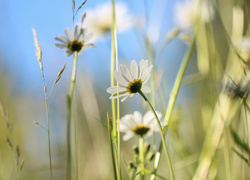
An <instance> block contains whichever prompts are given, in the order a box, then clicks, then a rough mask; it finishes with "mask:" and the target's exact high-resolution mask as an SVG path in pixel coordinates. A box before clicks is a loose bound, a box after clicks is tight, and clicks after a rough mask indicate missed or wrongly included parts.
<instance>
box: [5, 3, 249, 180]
mask: <svg viewBox="0 0 250 180" xmlns="http://www.w3.org/2000/svg"><path fill="white" fill-rule="evenodd" d="M81 4H82V1H77V0H76V9H77V8H78V7H79V6H80V5H81ZM116 6H117V7H116V11H117V33H118V34H117V40H118V56H119V63H120V64H121V63H122V64H126V65H128V64H130V61H131V60H133V59H135V60H136V61H137V63H139V62H140V60H141V59H149V58H150V56H151V55H150V52H149V47H148V44H147V42H148V41H149V42H150V44H151V46H152V57H153V61H154V73H155V74H154V77H155V104H156V110H158V111H160V112H161V113H162V114H163V117H164V116H165V112H166V108H167V105H168V100H169V96H170V93H171V90H172V87H173V84H174V81H175V77H176V75H177V72H178V69H179V67H180V64H181V62H182V59H183V58H184V57H185V53H186V51H187V50H188V48H189V46H190V42H191V41H190V40H192V38H193V36H194V31H195V29H197V27H198V29H199V33H198V35H197V42H196V43H197V44H196V50H195V52H194V54H193V56H192V58H191V61H190V63H189V65H188V68H187V71H186V73H185V76H184V79H183V83H182V86H181V89H180V92H179V94H178V98H177V103H176V105H175V109H174V113H173V115H172V118H171V124H170V126H169V131H168V134H167V144H168V147H169V149H170V157H171V160H172V163H173V166H174V169H175V172H176V179H191V178H192V177H193V175H194V174H195V172H196V168H197V167H198V165H199V159H200V155H201V152H203V151H202V150H204V147H203V143H204V139H205V138H206V135H207V134H209V133H208V131H207V130H208V129H209V125H210V123H211V122H212V119H213V117H215V116H216V115H215V112H216V108H217V106H216V105H217V104H218V101H219V99H221V98H220V97H221V95H222V94H221V93H222V89H223V88H225V86H226V84H228V83H227V82H228V80H229V82H231V83H230V85H228V86H227V87H228V89H230V90H228V92H229V93H228V94H230V95H227V97H226V98H228V99H230V100H229V102H228V104H229V105H230V106H229V107H228V109H227V112H228V113H229V112H230V111H233V112H234V113H232V115H231V114H230V116H229V115H228V116H226V117H228V118H229V119H230V121H226V119H224V121H225V128H224V130H222V132H221V137H228V138H227V139H225V138H220V137H218V139H219V142H218V146H217V147H216V149H217V151H216V152H215V155H214V158H213V161H212V165H211V168H210V171H209V173H208V179H226V178H227V179H247V178H249V177H250V173H249V172H250V171H249V165H247V163H246V162H245V161H244V160H242V158H240V157H239V156H238V155H237V153H235V151H233V148H235V146H236V145H237V142H235V140H234V139H235V138H232V136H231V133H230V127H233V129H234V130H235V132H236V134H237V135H238V136H239V138H240V139H242V141H244V142H245V143H247V144H248V146H249V139H250V137H249V120H248V119H249V118H248V117H249V108H247V107H248V106H247V107H246V104H247V102H248V99H247V98H245V99H244V98H243V97H246V96H247V95H248V92H249V84H248V82H249V75H248V74H249V73H248V71H249V53H250V39H249V35H250V34H249V33H250V32H249V18H250V17H249V8H250V3H249V2H247V1H246V0H237V1H236V0H217V1H195V0H193V1H192V0H175V1H170V0H156V1H147V0H144V1H142V0H141V1H132V0H127V1H122V0H117V1H116ZM110 9H111V1H104V0H88V1H87V2H86V3H85V5H84V6H83V7H82V8H81V9H80V10H79V11H78V12H77V14H76V17H75V24H80V19H81V16H82V14H83V13H84V12H87V17H86V19H85V21H84V23H83V27H85V28H88V29H89V31H93V32H94V34H95V38H94V39H93V40H92V42H93V43H95V45H96V46H97V48H95V49H94V48H90V49H88V50H86V51H84V53H83V54H82V55H80V56H79V57H78V67H77V88H76V91H77V103H78V120H79V133H80V135H79V154H80V157H79V162H80V179H113V178H114V177H113V169H112V161H111V154H110V145H109V137H108V130H107V123H106V122H107V119H106V117H107V112H109V113H111V105H110V100H109V94H108V93H107V92H106V89H107V88H108V87H109V86H110V54H111V38H110V29H109V28H110V23H111V11H110ZM72 19H73V18H72V1H70V0H68V1H59V0H54V1H48V0H44V1H39V0H33V1H27V0H23V1H17V0H13V1H2V2H1V6H0V22H1V27H2V28H0V102H1V106H0V112H1V114H0V115H1V116H0V179H3V180H5V179H11V180H12V179H48V178H49V158H48V142H47V122H46V111H45V103H44V92H43V83H42V76H41V70H40V67H39V64H38V61H37V59H36V54H35V51H36V49H35V45H34V38H33V34H32V28H35V29H36V31H37V36H38V41H39V43H40V45H41V47H42V58H43V68H44V74H45V82H46V87H47V90H48V91H50V89H51V87H52V85H53V83H54V81H55V80H56V77H57V74H58V72H59V71H60V69H61V68H62V67H63V66H64V65H65V64H66V69H65V71H64V72H63V75H62V77H61V79H60V81H59V82H58V83H57V84H56V86H55V87H54V89H53V91H52V92H51V94H50V97H49V99H48V107H49V117H50V127H51V141H52V143H51V144H52V162H53V179H64V178H65V167H66V113H67V109H66V94H67V93H68V89H69V83H70V76H71V70H72V64H73V57H72V56H71V57H66V56H65V55H64V50H61V49H59V48H57V47H55V46H54V43H55V40H54V37H56V36H58V35H60V34H61V35H65V33H64V29H65V28H66V27H70V28H71V29H72V28H73V22H72ZM235 62H236V63H237V64H236V65H235V64H234V63H235ZM225 75H226V78H225ZM230 79H231V80H230ZM245 81H246V82H247V83H245ZM232 84H233V85H232ZM234 84H238V85H239V84H240V85H241V84H243V85H242V86H243V87H240V93H243V96H240V97H239V93H237V92H238V91H236V90H235V89H237V88H235V85H234ZM245 84H247V85H245ZM244 85H245V86H244ZM236 87H238V86H236ZM223 93H224V92H223ZM225 94H226V93H224V94H223V95H225ZM241 95H242V94H241ZM148 96H149V95H148ZM223 97H224V96H223ZM232 97H233V98H232ZM243 101H244V102H243ZM235 104H236V105H235ZM217 109H218V108H217ZM222 109H223V108H222ZM136 110H137V111H140V112H142V113H143V112H145V111H146V110H147V107H146V104H145V103H144V102H143V101H142V99H141V98H140V97H139V95H136V96H135V98H130V99H127V100H126V101H125V102H123V103H122V104H121V116H124V115H125V114H128V113H129V114H131V113H133V112H134V111H136ZM34 121H35V122H37V123H34ZM156 139H157V141H159V140H160V136H158V134H157V135H156ZM137 140H138V139H137V138H136V137H134V138H132V139H131V140H129V141H126V142H124V141H122V161H123V162H125V163H124V165H123V167H122V170H123V175H124V179H126V178H127V177H128V176H127V171H126V165H125V164H126V163H127V162H129V161H130V160H132V159H133V150H132V146H133V145H135V144H137ZM147 141H148V142H150V143H151V142H153V140H152V138H148V139H147ZM157 146H158V144H157ZM11 147H12V148H13V149H11ZM16 147H19V148H18V149H20V157H19V158H16V156H17V153H16ZM18 151H19V150H18ZM237 152H242V154H243V155H244V156H245V154H244V153H245V151H244V150H242V149H241V148H239V151H237ZM248 158H249V155H248ZM17 159H18V161H20V162H19V165H20V164H22V163H23V162H24V163H23V167H22V170H21V172H19V173H18V171H17V169H18V168H16V161H17ZM248 161H249V160H248ZM166 166H167V163H166V160H165V157H162V160H161V162H160V166H159V167H160V168H159V171H158V172H159V174H160V175H162V176H163V177H166V178H167V179H168V178H169V177H170V176H169V173H168V172H167V171H166ZM228 174H229V175H228Z"/></svg>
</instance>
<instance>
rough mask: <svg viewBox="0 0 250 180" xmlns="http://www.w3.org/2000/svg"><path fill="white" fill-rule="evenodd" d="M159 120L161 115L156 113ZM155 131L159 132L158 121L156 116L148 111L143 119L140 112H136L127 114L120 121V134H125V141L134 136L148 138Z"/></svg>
mask: <svg viewBox="0 0 250 180" xmlns="http://www.w3.org/2000/svg"><path fill="white" fill-rule="evenodd" d="M156 114H157V116H158V118H159V119H160V118H161V116H162V115H161V113H159V112H156ZM153 131H159V128H158V126H157V121H156V119H155V116H154V114H153V113H152V112H151V111H148V112H147V113H146V114H145V115H144V116H143V117H142V115H141V113H140V112H138V111H135V112H134V114H127V115H125V116H123V117H122V118H121V120H120V132H123V133H125V135H124V136H123V137H122V139H123V140H124V141H127V140H129V139H130V138H132V137H133V136H135V135H136V136H140V137H148V136H150V135H152V132H153Z"/></svg>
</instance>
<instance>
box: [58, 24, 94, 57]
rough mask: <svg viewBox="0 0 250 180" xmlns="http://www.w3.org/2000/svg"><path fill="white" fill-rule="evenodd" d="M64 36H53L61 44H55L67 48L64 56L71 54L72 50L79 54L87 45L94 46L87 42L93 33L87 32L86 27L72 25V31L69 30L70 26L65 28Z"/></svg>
mask: <svg viewBox="0 0 250 180" xmlns="http://www.w3.org/2000/svg"><path fill="white" fill-rule="evenodd" d="M65 34H66V37H65V36H63V35H59V36H57V37H55V40H57V41H60V42H61V43H62V44H59V43H55V46H57V47H59V48H61V49H67V51H66V52H65V55H66V56H71V55H72V54H73V53H74V51H77V52H78V54H81V53H82V52H83V50H85V49H88V48H89V47H95V45H94V44H91V43H90V44H87V43H88V42H89V41H90V39H92V38H93V33H87V29H82V28H79V27H78V26H77V25H76V26H75V27H74V33H72V32H71V30H70V28H66V29H65Z"/></svg>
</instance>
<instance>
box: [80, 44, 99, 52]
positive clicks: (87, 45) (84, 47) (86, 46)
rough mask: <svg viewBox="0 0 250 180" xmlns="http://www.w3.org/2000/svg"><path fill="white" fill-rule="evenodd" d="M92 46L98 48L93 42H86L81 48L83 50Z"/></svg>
mask: <svg viewBox="0 0 250 180" xmlns="http://www.w3.org/2000/svg"><path fill="white" fill-rule="evenodd" d="M90 47H93V48H96V46H95V45H94V44H92V43H91V44H86V45H85V46H83V47H82V49H81V50H82V51H83V50H85V49H88V48H90Z"/></svg>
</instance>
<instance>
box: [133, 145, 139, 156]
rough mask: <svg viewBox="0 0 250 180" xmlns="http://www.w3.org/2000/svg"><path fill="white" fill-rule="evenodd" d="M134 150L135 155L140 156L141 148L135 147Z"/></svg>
mask: <svg viewBox="0 0 250 180" xmlns="http://www.w3.org/2000/svg"><path fill="white" fill-rule="evenodd" d="M133 150H134V152H135V154H139V148H138V146H136V145H134V146H133Z"/></svg>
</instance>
